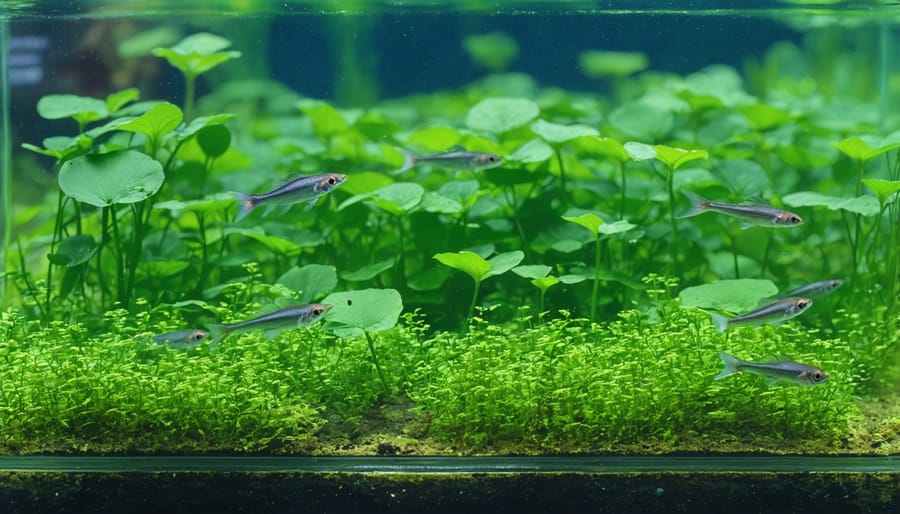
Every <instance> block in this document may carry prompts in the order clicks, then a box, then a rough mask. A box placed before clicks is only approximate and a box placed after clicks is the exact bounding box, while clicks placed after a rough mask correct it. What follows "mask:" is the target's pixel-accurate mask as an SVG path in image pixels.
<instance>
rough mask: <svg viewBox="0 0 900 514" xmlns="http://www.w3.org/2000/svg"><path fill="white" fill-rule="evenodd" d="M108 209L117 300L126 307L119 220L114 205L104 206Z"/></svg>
mask: <svg viewBox="0 0 900 514" xmlns="http://www.w3.org/2000/svg"><path fill="white" fill-rule="evenodd" d="M104 208H105V209H109V217H110V223H112V230H113V239H115V241H114V243H113V244H114V245H115V250H116V291H117V292H118V294H119V302H120V303H121V304H122V307H124V308H126V309H127V308H128V297H127V295H126V294H125V259H124V255H123V252H122V238H121V236H120V235H119V220H118V219H117V216H116V206H115V205H111V206H109V207H104Z"/></svg>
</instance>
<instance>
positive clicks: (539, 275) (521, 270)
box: [512, 264, 559, 320]
mask: <svg viewBox="0 0 900 514" xmlns="http://www.w3.org/2000/svg"><path fill="white" fill-rule="evenodd" d="M550 271H552V268H551V267H550V266H545V265H543V264H530V265H525V266H516V267H515V268H513V269H512V272H513V273H515V274H516V275H519V276H520V277H522V278H529V279H531V285H533V286H534V287H536V288H538V291H540V296H539V297H538V310H537V315H538V319H541V320H543V318H544V297H545V296H547V290H548V289H550V288H551V287H553V286H555V285H557V284H559V278H557V277H554V276H553V275H550Z"/></svg>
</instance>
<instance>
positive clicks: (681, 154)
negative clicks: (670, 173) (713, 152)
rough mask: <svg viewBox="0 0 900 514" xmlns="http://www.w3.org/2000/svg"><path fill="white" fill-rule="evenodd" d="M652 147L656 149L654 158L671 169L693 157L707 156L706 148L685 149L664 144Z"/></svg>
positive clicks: (703, 157) (705, 157)
mask: <svg viewBox="0 0 900 514" xmlns="http://www.w3.org/2000/svg"><path fill="white" fill-rule="evenodd" d="M653 149H654V150H655V151H656V159H657V160H658V161H660V162H661V163H663V164H665V165H666V166H668V167H669V168H671V169H672V170H677V169H678V168H679V167H681V165H682V164H684V163H686V162H690V161H693V160H695V159H707V158H709V152H707V151H706V150H686V149H684V148H675V147H671V146H666V145H655V146H654V147H653Z"/></svg>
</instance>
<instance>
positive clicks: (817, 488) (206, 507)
mask: <svg viewBox="0 0 900 514" xmlns="http://www.w3.org/2000/svg"><path fill="white" fill-rule="evenodd" d="M0 504H2V505H4V509H3V512H5V513H6V514H43V513H54V514H55V513H61V512H79V513H95V512H96V513H101V512H103V513H106V512H129V513H131V514H141V513H144V512H147V513H159V512H166V513H180V512H185V513H187V512H189V513H191V514H202V513H206V512H209V513H221V512H281V513H294V512H297V513H309V512H334V513H346V512H372V513H378V512H391V513H404V512H410V513H420V512H430V513H431V512H433V513H437V512H448V513H449V512H453V513H456V512H476V511H479V510H481V509H488V508H496V507H502V508H503V509H504V510H507V511H510V512H519V513H531V512H591V513H598V514H603V513H610V514H612V513H622V512H643V513H664V512H672V513H679V512H685V513H694V514H696V513H704V512H728V513H729V514H743V513H748V514H749V513H754V514H758V513H780V512H815V513H817V514H830V513H834V514H855V513H860V514H862V513H870V514H875V513H886V514H887V513H891V512H896V508H897V506H898V505H900V474H896V473H891V474H873V473H800V474H785V473H753V474H745V473H712V474H710V473H699V474H698V473H693V474H692V473H645V474H624V475H618V474H581V473H561V474H530V473H522V474H480V475H478V474H476V475H465V474H463V475H405V474H396V475H395V474H383V475H379V474H363V475H360V474H306V473H278V474H264V473H226V474H218V473H217V474H206V473H158V474H140V473H131V474H105V473H101V474H74V473H73V474H68V473H66V474H64V473H2V474H0Z"/></svg>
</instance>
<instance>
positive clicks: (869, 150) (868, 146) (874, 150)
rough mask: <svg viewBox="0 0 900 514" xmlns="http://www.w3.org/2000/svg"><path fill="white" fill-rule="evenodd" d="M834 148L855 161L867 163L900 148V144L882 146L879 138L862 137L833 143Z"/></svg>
mask: <svg viewBox="0 0 900 514" xmlns="http://www.w3.org/2000/svg"><path fill="white" fill-rule="evenodd" d="M832 146H834V147H835V148H837V149H838V150H840V151H841V152H842V153H843V154H844V155H846V156H847V157H849V158H851V159H853V160H857V161H862V162H866V161H868V160H869V159H872V158H874V157H878V156H879V155H881V154H883V153H885V152H889V151H891V150H893V149H895V148H898V147H900V142H896V143H887V144H882V142H881V141H878V140H877V138H873V137H871V136H861V137H848V138H846V139H842V140H841V141H840V142H839V143H832Z"/></svg>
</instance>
